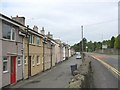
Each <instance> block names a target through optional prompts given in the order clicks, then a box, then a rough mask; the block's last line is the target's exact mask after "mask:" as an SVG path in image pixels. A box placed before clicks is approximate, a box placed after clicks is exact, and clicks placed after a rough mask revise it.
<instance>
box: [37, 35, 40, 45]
mask: <svg viewBox="0 0 120 90" xmlns="http://www.w3.org/2000/svg"><path fill="white" fill-rule="evenodd" d="M36 41H37V45H40V38H39V37H37V40H36Z"/></svg>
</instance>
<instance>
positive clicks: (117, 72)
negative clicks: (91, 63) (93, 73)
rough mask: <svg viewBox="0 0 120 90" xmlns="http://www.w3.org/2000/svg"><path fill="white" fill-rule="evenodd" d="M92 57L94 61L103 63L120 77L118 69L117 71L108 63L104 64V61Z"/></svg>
mask: <svg viewBox="0 0 120 90" xmlns="http://www.w3.org/2000/svg"><path fill="white" fill-rule="evenodd" d="M92 57H93V58H94V59H96V60H98V61H99V62H101V63H102V64H104V65H105V66H106V67H108V68H109V69H111V70H112V71H113V72H114V73H115V74H117V75H118V76H120V72H119V71H118V70H117V69H115V68H114V67H112V66H110V65H109V64H108V63H106V62H104V61H103V60H100V59H99V58H96V57H94V56H92Z"/></svg>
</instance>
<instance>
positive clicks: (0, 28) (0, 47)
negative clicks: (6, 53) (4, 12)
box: [0, 19, 3, 88]
mask: <svg viewBox="0 0 120 90" xmlns="http://www.w3.org/2000/svg"><path fill="white" fill-rule="evenodd" d="M1 38H2V20H1V19H0V88H1V87H2V71H3V65H2V40H1Z"/></svg>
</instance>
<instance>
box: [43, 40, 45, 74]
mask: <svg viewBox="0 0 120 90" xmlns="http://www.w3.org/2000/svg"><path fill="white" fill-rule="evenodd" d="M44 55H45V43H44V41H43V72H44V71H45V58H44Z"/></svg>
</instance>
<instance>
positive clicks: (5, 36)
mask: <svg viewBox="0 0 120 90" xmlns="http://www.w3.org/2000/svg"><path fill="white" fill-rule="evenodd" d="M74 53H75V52H74V50H73V49H71V48H70V45H68V44H65V43H63V42H62V41H61V40H60V39H53V35H52V34H51V33H50V32H48V34H47V35H46V34H45V30H44V27H42V29H41V30H39V29H38V27H37V26H34V27H33V28H32V29H31V28H29V26H26V25H25V17H19V16H16V17H11V18H9V17H7V16H5V15H3V14H0V88H1V87H5V86H7V85H11V84H12V85H13V84H15V83H17V82H18V81H20V80H23V79H27V78H30V77H31V76H34V75H36V74H38V73H40V72H43V71H46V70H48V69H51V68H52V67H54V66H55V65H56V64H58V63H60V62H62V61H64V60H67V59H68V58H69V57H71V56H72V55H74Z"/></svg>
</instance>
